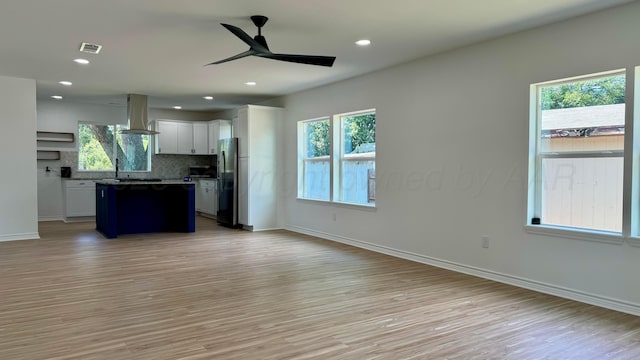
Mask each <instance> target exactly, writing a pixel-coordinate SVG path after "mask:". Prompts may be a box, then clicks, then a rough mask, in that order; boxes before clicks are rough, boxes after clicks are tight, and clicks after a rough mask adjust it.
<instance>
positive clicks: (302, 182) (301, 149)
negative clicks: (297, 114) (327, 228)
mask: <svg viewBox="0 0 640 360" xmlns="http://www.w3.org/2000/svg"><path fill="white" fill-rule="evenodd" d="M322 121H328V122H329V139H328V140H329V155H325V156H318V157H314V158H309V157H307V156H306V154H307V141H306V138H307V134H306V127H305V125H307V124H309V123H313V122H322ZM332 133H333V121H331V116H323V117H319V118H315V119H309V120H302V121H298V169H299V170H298V199H304V200H314V201H331V194H332V193H333V189H332V185H333V183H332V181H331V179H332V177H333V174H332V172H333V167H332V166H331V159H332V157H333V141H332V140H333V137H332V136H331V134H332ZM324 160H327V161H329V174H328V177H329V178H328V179H327V180H328V182H329V197H328V199H318V198H313V197H306V196H305V194H304V190H305V188H306V183H307V181H308V179H307V178H306V177H305V170H306V164H307V162H316V161H317V162H319V161H324Z"/></svg>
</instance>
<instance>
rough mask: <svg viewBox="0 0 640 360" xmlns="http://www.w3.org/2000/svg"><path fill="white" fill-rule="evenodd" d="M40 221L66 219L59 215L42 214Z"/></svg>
mask: <svg viewBox="0 0 640 360" xmlns="http://www.w3.org/2000/svg"><path fill="white" fill-rule="evenodd" d="M38 221H64V219H63V218H61V217H59V216H40V217H38Z"/></svg>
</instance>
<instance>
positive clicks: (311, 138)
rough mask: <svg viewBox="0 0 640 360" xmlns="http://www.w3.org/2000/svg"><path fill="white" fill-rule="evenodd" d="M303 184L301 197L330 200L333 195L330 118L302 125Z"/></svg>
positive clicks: (304, 122) (305, 122) (302, 123)
mask: <svg viewBox="0 0 640 360" xmlns="http://www.w3.org/2000/svg"><path fill="white" fill-rule="evenodd" d="M300 127H301V129H300V131H301V133H302V136H301V137H300V139H301V141H302V143H301V144H300V146H301V147H302V151H301V164H300V165H301V168H302V171H301V172H300V173H301V179H300V181H301V183H302V186H301V187H302V193H301V194H299V195H300V197H303V198H306V199H316V200H329V199H330V194H331V191H330V189H331V183H330V178H331V177H330V172H331V167H330V164H331V160H330V158H329V154H330V150H331V141H330V134H331V123H330V121H329V119H328V118H325V119H320V120H310V121H303V122H301V123H300Z"/></svg>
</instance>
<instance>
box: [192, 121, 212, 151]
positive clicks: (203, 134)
mask: <svg viewBox="0 0 640 360" xmlns="http://www.w3.org/2000/svg"><path fill="white" fill-rule="evenodd" d="M192 124H193V154H195V155H207V154H208V153H209V132H208V128H209V126H208V125H209V124H207V123H206V122H204V121H199V122H194V123H192Z"/></svg>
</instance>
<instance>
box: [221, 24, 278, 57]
mask: <svg viewBox="0 0 640 360" xmlns="http://www.w3.org/2000/svg"><path fill="white" fill-rule="evenodd" d="M221 25H222V26H224V27H225V28H226V29H227V30H229V31H231V32H232V33H233V35H235V36H237V37H238V38H239V39H240V40H242V41H244V42H245V43H246V44H247V45H249V47H251V49H253V50H255V51H258V52H269V49H267V48H265V47H264V46H262V44H260V43H259V42H257V41H255V40H254V39H253V38H252V37H251V36H249V34H247V33H246V32H244V30H242V29H240V28H239V27H236V26H233V25H229V24H221Z"/></svg>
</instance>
